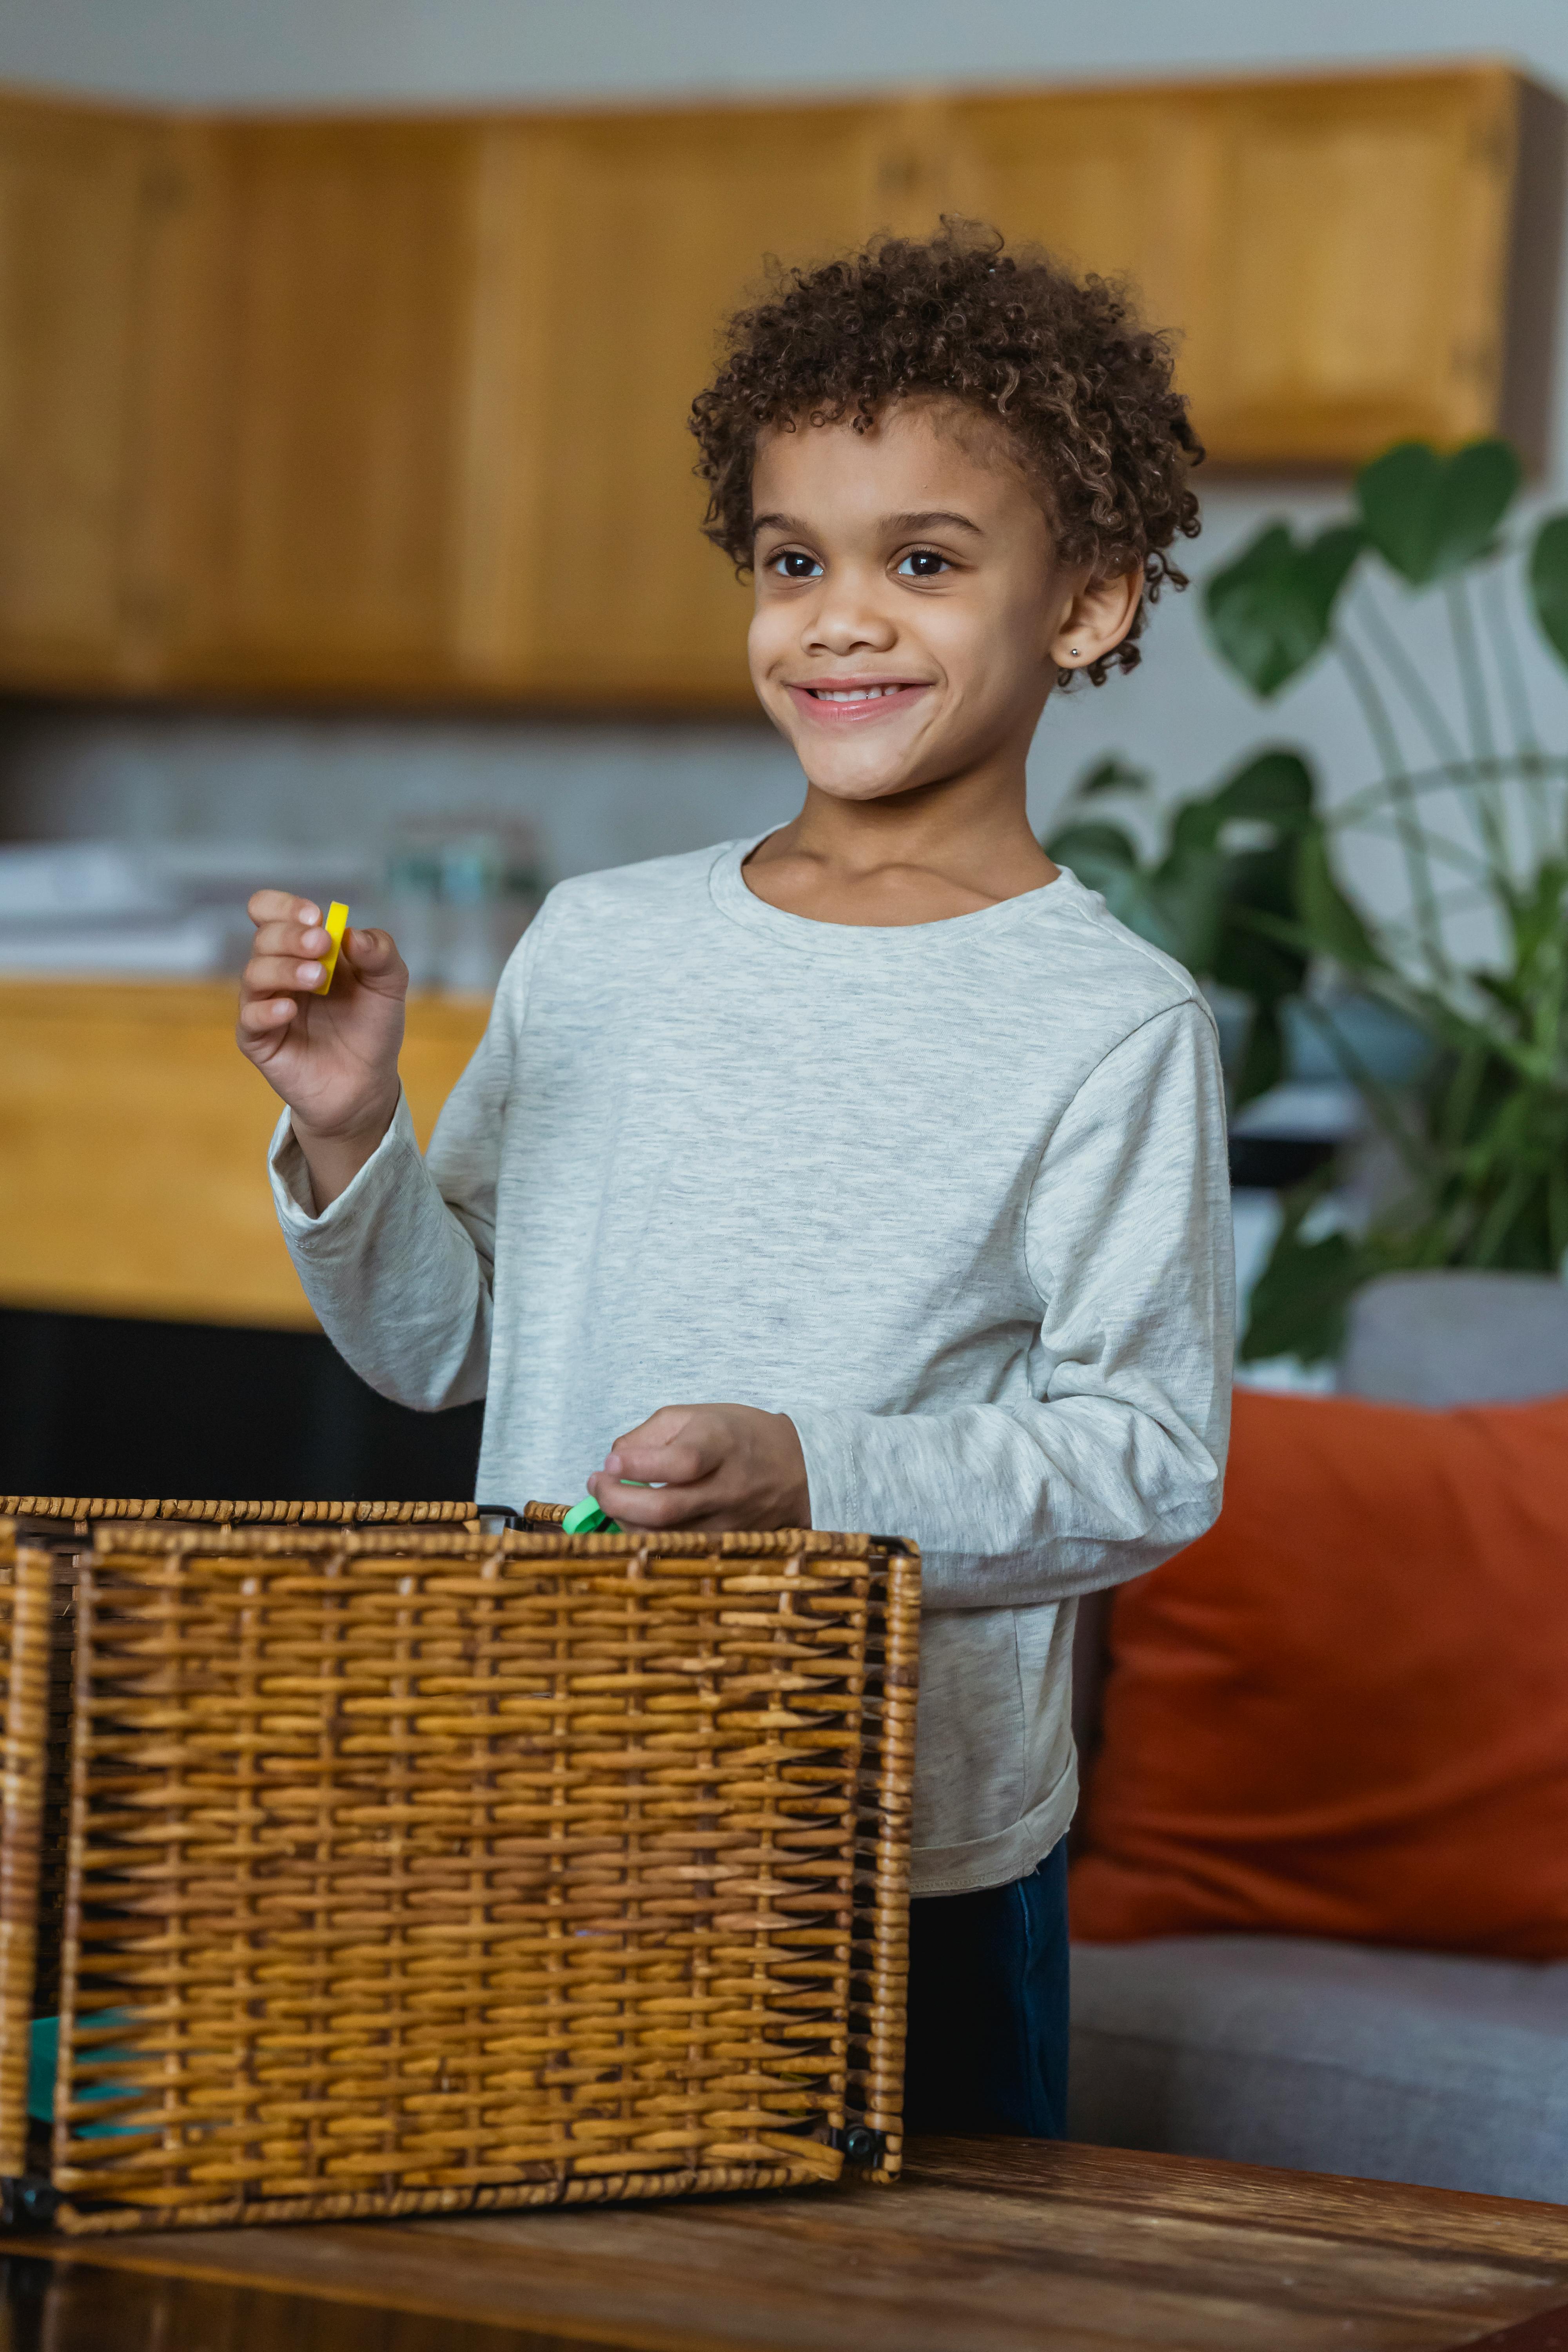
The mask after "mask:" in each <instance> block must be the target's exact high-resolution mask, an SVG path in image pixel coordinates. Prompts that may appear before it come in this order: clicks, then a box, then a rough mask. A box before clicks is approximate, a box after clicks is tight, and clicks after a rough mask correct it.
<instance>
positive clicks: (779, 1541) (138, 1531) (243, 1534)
mask: <svg viewBox="0 0 1568 2352" xmlns="http://www.w3.org/2000/svg"><path fill="white" fill-rule="evenodd" d="M19 1532H20V1531H19ZM20 1540H22V1541H24V1542H25V1540H26V1538H25V1537H20ZM92 1549H93V1553H94V1555H95V1556H96V1557H98V1558H100V1559H103V1558H108V1557H110V1556H111V1555H113V1554H115V1553H120V1554H122V1555H123V1554H127V1553H129V1554H135V1555H142V1556H147V1555H153V1556H155V1555H163V1556H164V1557H166V1558H185V1557H188V1556H190V1555H191V1554H193V1553H198V1554H201V1555H203V1556H204V1557H205V1558H208V1559H215V1558H216V1559H244V1558H247V1557H250V1558H255V1557H256V1556H257V1555H258V1554H260V1555H261V1556H263V1557H265V1558H269V1559H286V1558H296V1559H297V1558H299V1557H300V1555H301V1554H302V1555H304V1556H305V1557H307V1558H316V1557H320V1556H322V1555H331V1556H333V1557H336V1558H339V1559H343V1558H346V1559H386V1558H388V1557H391V1556H395V1557H397V1558H399V1559H453V1560H474V1559H498V1558H499V1559H534V1560H549V1559H572V1560H583V1561H584V1562H592V1561H595V1560H605V1561H609V1560H616V1559H627V1558H628V1557H630V1558H634V1559H635V1558H637V1557H638V1556H639V1555H640V1556H641V1557H642V1558H644V1559H712V1560H747V1559H755V1560H787V1559H806V1560H811V1561H814V1562H815V1561H821V1562H824V1563H829V1562H859V1561H866V1562H871V1561H874V1560H877V1559H881V1558H883V1557H889V1556H897V1557H901V1558H905V1559H911V1560H913V1559H919V1557H920V1549H919V1546H918V1545H916V1544H913V1543H910V1542H907V1541H905V1540H903V1539H902V1538H889V1537H883V1536H869V1535H860V1534H845V1533H839V1532H837V1531H836V1530H834V1529H831V1528H771V1529H765V1530H758V1531H756V1532H754V1533H751V1532H733V1533H730V1534H725V1535H700V1534H693V1533H683V1532H682V1531H681V1530H680V1529H679V1528H660V1529H658V1530H639V1531H638V1532H637V1534H636V1535H630V1534H628V1535H610V1534H606V1533H601V1534H597V1535H581V1536H563V1535H556V1534H549V1533H545V1532H542V1531H541V1532H535V1531H534V1530H533V1529H531V1528H529V1529H522V1528H516V1529H513V1528H508V1529H506V1530H505V1531H503V1532H498V1533H496V1534H491V1535H486V1534H480V1533H478V1532H476V1531H474V1530H473V1529H471V1528H430V1527H422V1528H421V1527H401V1526H400V1527H398V1528H348V1527H336V1528H334V1527H321V1526H315V1527H289V1528H284V1527H229V1526H225V1527H212V1526H208V1527H199V1526H198V1527H191V1526H178V1525H173V1524H170V1523H167V1522H165V1523H163V1524H162V1525H148V1524H146V1523H142V1524H140V1525H138V1524H136V1523H134V1522H132V1523H127V1522H123V1521H119V1522H117V1521H112V1520H111V1521H109V1522H106V1523H104V1524H101V1525H100V1526H98V1527H96V1528H94V1529H93V1532H92Z"/></svg>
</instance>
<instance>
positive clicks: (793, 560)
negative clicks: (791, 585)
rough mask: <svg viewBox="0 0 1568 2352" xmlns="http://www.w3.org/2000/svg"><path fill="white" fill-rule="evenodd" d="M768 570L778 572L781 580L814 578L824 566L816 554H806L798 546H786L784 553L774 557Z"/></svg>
mask: <svg viewBox="0 0 1568 2352" xmlns="http://www.w3.org/2000/svg"><path fill="white" fill-rule="evenodd" d="M768 570H769V571H770V572H777V573H778V575H779V577H780V579H781V580H814V579H816V576H817V574H818V573H819V572H821V570H822V566H821V564H820V563H818V562H817V560H816V556H815V555H805V554H803V553H802V551H801V550H800V549H799V548H798V547H786V548H785V549H784V553H783V554H782V555H775V556H774V557H773V559H772V561H771V562H770V563H769V565H768Z"/></svg>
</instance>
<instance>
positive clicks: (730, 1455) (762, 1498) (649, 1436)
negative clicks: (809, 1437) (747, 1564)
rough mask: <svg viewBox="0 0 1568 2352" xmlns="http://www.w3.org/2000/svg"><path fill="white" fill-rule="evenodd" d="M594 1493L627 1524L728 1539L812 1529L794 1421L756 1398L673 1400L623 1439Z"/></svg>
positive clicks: (593, 1481)
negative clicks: (760, 1406)
mask: <svg viewBox="0 0 1568 2352" xmlns="http://www.w3.org/2000/svg"><path fill="white" fill-rule="evenodd" d="M628 1479H631V1480H635V1481H636V1482H637V1483H636V1484H635V1485H630V1486H628V1485H627V1484H626V1480H628ZM588 1491H589V1493H590V1494H591V1495H592V1496H593V1497H594V1500H595V1502H596V1503H597V1504H598V1506H599V1507H600V1509H601V1510H603V1511H607V1512H608V1513H609V1516H610V1517H611V1518H612V1519H618V1520H619V1521H620V1524H621V1526H622V1527H624V1528H695V1529H697V1530H698V1531H699V1532H700V1533H701V1534H705V1535H722V1534H725V1533H727V1532H729V1531H730V1530H731V1529H736V1528H749V1529H753V1530H754V1529H757V1528H808V1527H809V1526H810V1525H811V1491H810V1488H809V1486H808V1485H807V1483H806V1475H805V1454H803V1453H802V1452H801V1445H800V1439H799V1437H798V1435H797V1434H796V1432H795V1423H794V1422H793V1421H791V1419H790V1417H789V1415H788V1414H787V1413H784V1412H758V1411H757V1410H756V1408H755V1407H754V1406H752V1405H749V1404H669V1405H665V1406H664V1407H663V1408H662V1409H661V1410H660V1411H659V1412H656V1413H653V1414H651V1415H650V1416H649V1418H648V1419H647V1421H645V1422H642V1423H639V1424H638V1426H637V1428H636V1429H632V1430H628V1431H627V1432H626V1435H625V1436H624V1437H617V1438H616V1442H615V1444H614V1445H613V1446H612V1447H611V1448H610V1451H609V1453H608V1454H607V1455H606V1456H605V1466H604V1468H603V1469H602V1470H599V1471H595V1475H593V1477H592V1478H590V1479H589V1481H588Z"/></svg>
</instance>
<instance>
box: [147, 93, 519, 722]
mask: <svg viewBox="0 0 1568 2352" xmlns="http://www.w3.org/2000/svg"><path fill="white" fill-rule="evenodd" d="M482 145H483V142H482V140H481V139H479V138H478V137H477V136H476V134H475V132H474V131H473V130H472V129H471V128H469V127H468V126H467V125H463V124H457V123H407V122H398V123H390V124H388V123H379V122H374V121H372V122H346V123H345V122H326V123H316V122H311V123H281V124H280V123H272V122H260V123H254V124H235V125H230V126H227V127H226V128H225V129H224V130H223V131H222V132H221V133H220V134H219V136H218V137H217V139H216V142H215V152H214V155H213V158H212V168H211V172H210V175H209V179H208V183H207V187H206V190H205V198H206V202H207V205H208V206H209V207H210V208H211V210H212V212H213V214H214V215H215V216H216V219H217V221H218V222H219V224H220V231H219V235H218V237H217V239H216V247H217V255H216V266H215V267H214V268H212V269H211V271H210V273H209V275H208V278H207V282H206V284H205V287H204V289H203V300H204V305H205V312H206V327H207V341H208V347H209V351H210V354H211V357H210V365H211V379H210V383H209V386H208V401H209V405H208V411H207V416H206V420H205V423H206V430H205V436H203V438H202V442H201V445H200V446H193V453H192V454H193V460H194V461H195V462H198V463H200V464H201V465H203V467H205V473H206V484H205V489H206V495H205V500H204V504H205V527H204V533H203V543H202V545H201V547H200V551H199V560H200V572H201V578H202V584H203V594H202V596H201V599H200V605H199V611H198V612H197V613H196V614H195V615H194V616H193V622H192V625H191V626H190V627H189V629H188V630H187V631H186V632H185V633H184V641H183V643H182V644H181V646H180V647H179V648H178V652H177V656H176V658H177V660H178V664H179V667H180V668H181V670H182V671H183V672H184V675H185V676H186V677H188V678H189V679H190V680H191V681H192V682H193V683H195V684H211V685H213V686H218V687H223V688H238V689H239V690H241V691H244V690H247V688H262V689H265V688H269V687H273V686H276V685H278V684H284V685H288V686H291V687H294V688H299V689H301V690H305V691H310V690H311V689H321V688H326V689H329V690H331V689H336V690H339V691H354V692H361V693H370V694H375V693H385V692H400V691H410V690H418V689H419V688H440V687H441V686H443V685H447V684H449V683H450V682H451V678H452V675H453V672H454V669H455V668H456V667H458V666H459V665H458V663H457V661H456V660H455V650H456V649H455V642H454V640H455V634H456V631H455V620H456V615H457V614H458V612H459V610H460V607H461V598H462V571H463V559H464V553H465V548H464V524H465V519H466V512H467V500H466V496H465V493H466V490H467V488H468V482H467V467H468V461H469V454H470V453H469V449H468V438H469V432H470V419H469V415H468V398H469V391H470V376H471V373H472V369H473V365H474V358H475V354H474V349H473V340H474V339H473V328H474V315H473V314H474V297H475V293H476V287H475V271H476V260H477V254H476V247H477V242H478V239H477V228H478V222H477V218H476V210H477V197H478V193H479V181H480V178H481V176H482V173H481V165H482V153H481V151H482ZM519 227H520V231H521V228H522V225H521V223H520V224H519Z"/></svg>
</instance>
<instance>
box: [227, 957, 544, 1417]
mask: <svg viewBox="0 0 1568 2352" xmlns="http://www.w3.org/2000/svg"><path fill="white" fill-rule="evenodd" d="M542 920H543V916H542V914H541V915H540V916H539V917H537V918H536V919H535V920H534V922H533V923H532V925H531V927H530V929H529V930H528V931H527V932H526V933H525V934H524V937H523V940H522V944H521V947H520V948H519V950H518V951H517V953H516V955H515V956H514V957H513V959H512V961H511V963H510V965H509V966H508V968H507V971H506V972H505V974H504V975H503V977H502V981H501V984H500V988H499V989H498V991H497V992H496V999H495V1003H494V1004H493V1005H492V1007H491V1009H490V1017H489V1022H488V1024H486V1028H485V1034H484V1036H483V1037H482V1038H481V1040H480V1042H479V1047H478V1050H477V1051H476V1053H475V1055H474V1057H473V1059H472V1061H471V1062H470V1063H469V1064H468V1068H467V1069H466V1070H465V1071H464V1073H463V1075H462V1076H461V1077H460V1078H459V1079H458V1083H457V1085H456V1087H454V1088H453V1090H452V1093H451V1095H450V1096H449V1097H448V1099H447V1105H446V1108H444V1109H443V1111H442V1113H441V1116H440V1118H439V1119H438V1120H437V1123H436V1131H435V1134H434V1135H433V1136H432V1137H431V1139H430V1149H429V1152H428V1154H427V1155H426V1156H424V1157H421V1154H420V1150H419V1144H418V1139H417V1138H416V1135H415V1132H414V1121H413V1118H412V1117H411V1116H410V1113H409V1109H408V1104H407V1100H406V1098H405V1097H404V1096H403V1095H401V1094H400V1095H399V1097H398V1103H397V1110H396V1113H395V1116H394V1118H393V1121H392V1125H391V1126H390V1127H389V1128H388V1129H387V1131H386V1133H385V1135H384V1137H383V1138H382V1139H381V1141H380V1143H379V1144H378V1145H377V1146H376V1148H375V1150H374V1151H373V1152H372V1154H371V1156H370V1158H369V1159H368V1160H366V1161H365V1164H364V1166H363V1168H362V1169H361V1170H360V1171H359V1173H358V1175H357V1176H356V1177H355V1178H354V1180H353V1183H352V1184H350V1185H349V1186H348V1187H347V1189H346V1190H345V1191H343V1192H340V1193H339V1195H338V1197H337V1199H336V1200H335V1201H333V1202H331V1204H330V1205H329V1206H328V1207H327V1208H326V1209H324V1210H323V1211H322V1212H321V1215H320V1216H318V1215H317V1214H316V1211H315V1201H314V1197H313V1195H312V1193H311V1190H310V1170H309V1168H308V1167H307V1166H306V1163H305V1157H304V1154H303V1152H302V1151H301V1150H300V1146H299V1144H298V1142H297V1141H296V1139H295V1136H294V1130H293V1128H292V1125H291V1124H290V1118H289V1112H288V1111H287V1110H286V1111H285V1112H284V1113H283V1116H282V1118H280V1119H279V1122H278V1126H277V1128H276V1129H275V1131H274V1133H273V1138H272V1149H271V1154H270V1157H269V1160H268V1172H269V1174H270V1176H271V1181H272V1197H273V1201H274V1202H275V1204H276V1206H277V1210H278V1220H279V1224H280V1225H281V1226H282V1228H283V1238H284V1240H285V1241H286V1242H287V1243H288V1245H289V1255H290V1257H292V1259H293V1261H294V1266H295V1271H296V1272H297V1273H298V1275H299V1276H300V1282H301V1284H302V1285H303V1286H304V1290H305V1296H306V1297H308V1298H309V1300H310V1304H311V1306H312V1307H314V1308H315V1310H316V1313H317V1315H318V1317H319V1318H320V1319H321V1328H322V1329H323V1330H324V1331H325V1332H326V1334H327V1337H328V1339H331V1343H332V1345H333V1347H334V1348H336V1349H337V1350H338V1352H339V1354H340V1355H342V1357H344V1358H345V1359H346V1360H347V1361H348V1362H349V1363H350V1364H352V1365H353V1369H354V1370H355V1371H356V1372H358V1373H359V1375H360V1377H361V1378H362V1379H363V1380H365V1381H368V1382H369V1383H370V1385H371V1387H372V1388H373V1389H375V1390H377V1391H379V1392H380V1394H381V1395H383V1396H384V1397H390V1398H391V1399H392V1400H393V1402H395V1403H396V1404H405V1405H412V1406H413V1407H414V1408H415V1409H416V1411H417V1412H437V1411H439V1410H440V1408H441V1407H442V1406H444V1405H452V1404H471V1403H473V1402H475V1400H476V1399H477V1398H479V1397H482V1396H483V1395H484V1393H485V1390H486V1386H487V1383H488V1380H489V1357H490V1326H491V1318H492V1313H493V1300H492V1285H493V1276H494V1268H495V1226H496V1180H497V1173H498V1170H499V1166H500V1150H501V1135H502V1126H503V1121H504V1118H505V1113H506V1105H507V1098H508V1095H509V1093H510V1086H511V1074H512V1063H513V1041H514V1039H515V1035H516V1027H517V1024H518V1022H519V1021H520V1020H521V1017H522V1010H523V1006H524V1004H525V1003H526V992H527V982H528V975H529V972H530V971H531V968H532V960H533V954H534V952H535V950H534V949H533V946H532V944H531V943H532V942H533V940H534V938H535V935H536V933H537V932H538V929H539V926H540V923H541V922H542Z"/></svg>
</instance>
